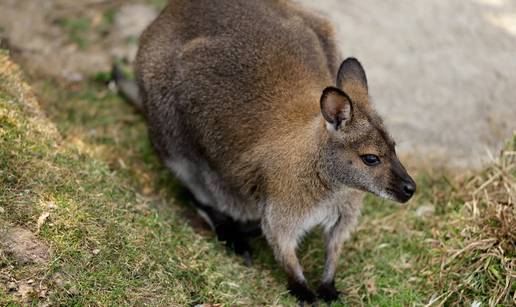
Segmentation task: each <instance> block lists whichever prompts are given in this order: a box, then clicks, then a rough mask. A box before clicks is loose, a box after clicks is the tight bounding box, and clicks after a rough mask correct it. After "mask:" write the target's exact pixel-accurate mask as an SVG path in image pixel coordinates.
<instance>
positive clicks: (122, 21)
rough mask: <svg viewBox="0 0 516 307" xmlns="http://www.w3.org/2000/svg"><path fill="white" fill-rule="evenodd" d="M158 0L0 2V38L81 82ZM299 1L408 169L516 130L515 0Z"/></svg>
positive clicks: (477, 155) (466, 161) (488, 145)
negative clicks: (322, 18)
mask: <svg viewBox="0 0 516 307" xmlns="http://www.w3.org/2000/svg"><path fill="white" fill-rule="evenodd" d="M165 2H166V1H165V0H147V1H119V0H84V1H74V0H38V1H30V0H1V1H0V29H1V30H0V37H1V38H2V44H3V45H8V46H9V49H11V50H12V52H13V55H14V56H15V57H16V58H18V59H20V60H21V61H22V62H23V63H24V68H25V69H26V70H27V71H30V72H31V73H33V74H35V75H39V76H52V77H57V78H62V79H64V80H66V81H70V82H80V81H81V80H82V79H84V78H85V76H88V75H91V74H94V73H96V72H99V71H108V70H109V68H110V66H111V64H112V63H113V60H114V59H115V58H123V59H127V60H128V61H131V60H132V59H133V58H134V56H135V53H136V50H137V41H138V36H139V34H140V33H141V31H142V30H143V29H144V28H145V27H146V26H147V25H148V24H149V23H150V22H151V21H152V20H153V18H154V17H155V16H156V15H157V13H158V12H159V9H160V8H161V7H162V6H163V5H164V4H165ZM298 2H300V3H302V4H304V5H305V6H306V7H309V8H310V9H311V10H313V11H316V12H319V13H320V14H322V15H326V16H328V17H329V18H330V19H331V20H332V21H333V22H334V24H335V26H336V31H337V38H338V41H339V46H340V48H341V51H342V55H343V56H344V57H347V56H355V57H357V58H358V59H359V60H360V61H362V63H363V65H364V66H365V68H366V72H367V74H368V78H369V83H370V90H371V96H372V97H373V99H374V102H375V104H376V106H377V108H378V109H379V111H380V113H381V114H383V115H384V117H385V120H386V122H387V125H388V126H389V127H390V131H391V133H392V134H393V135H394V137H395V139H396V140H397V142H398V144H399V145H398V150H399V151H400V153H401V154H402V155H404V156H405V159H408V160H410V161H411V164H417V165H422V163H425V164H426V163H428V164H430V165H432V166H433V167H441V166H446V167H449V168H478V166H480V165H481V162H482V161H485V159H486V157H488V156H489V155H488V154H487V152H490V153H491V154H493V155H496V154H497V152H498V151H499V149H500V148H501V146H502V144H503V141H504V140H506V139H507V138H508V137H510V136H511V134H512V132H513V131H514V129H515V128H516V1H514V0H451V1H412V0H385V1H380V2H379V1H373V0H346V1H339V0H319V1H308V0H299V1H298Z"/></svg>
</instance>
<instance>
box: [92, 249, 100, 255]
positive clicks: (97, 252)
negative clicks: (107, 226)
mask: <svg viewBox="0 0 516 307" xmlns="http://www.w3.org/2000/svg"><path fill="white" fill-rule="evenodd" d="M91 252H92V254H93V255H98V254H99V253H100V249H98V248H96V249H94V250H92V251H91Z"/></svg>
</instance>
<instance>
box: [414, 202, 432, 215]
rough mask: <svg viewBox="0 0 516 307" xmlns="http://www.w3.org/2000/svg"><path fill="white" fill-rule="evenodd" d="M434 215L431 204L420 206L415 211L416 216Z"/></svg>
mask: <svg viewBox="0 0 516 307" xmlns="http://www.w3.org/2000/svg"><path fill="white" fill-rule="evenodd" d="M434 213H435V207H434V206H433V205H431V204H426V205H422V206H420V207H419V208H417V209H416V216H418V217H428V216H432V215H433V214H434Z"/></svg>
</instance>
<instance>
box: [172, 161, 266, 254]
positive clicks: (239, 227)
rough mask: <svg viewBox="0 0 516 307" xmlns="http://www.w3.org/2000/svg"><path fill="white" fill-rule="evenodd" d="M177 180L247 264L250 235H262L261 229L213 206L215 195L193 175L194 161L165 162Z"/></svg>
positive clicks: (198, 208)
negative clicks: (235, 218)
mask: <svg viewBox="0 0 516 307" xmlns="http://www.w3.org/2000/svg"><path fill="white" fill-rule="evenodd" d="M167 166H168V167H169V168H170V169H172V171H173V173H174V174H175V175H176V176H177V177H178V179H179V180H180V181H181V182H182V183H183V184H184V185H185V186H186V187H187V188H188V189H189V192H190V194H191V195H190V196H191V197H190V199H192V200H193V204H194V205H195V207H196V208H197V212H198V213H199V215H200V216H201V217H202V218H203V219H204V220H205V221H206V223H208V225H210V227H211V228H212V229H213V230H214V231H215V233H216V234H217V238H218V239H219V240H220V241H223V242H225V243H226V246H227V247H228V248H230V249H232V250H234V251H235V253H237V254H238V255H241V256H243V257H244V260H245V261H246V263H247V264H251V261H252V251H251V246H250V245H249V238H250V237H253V236H257V235H259V234H261V228H260V225H259V223H258V222H256V223H241V222H238V221H235V220H234V219H233V218H232V217H230V216H229V215H227V214H224V213H222V212H221V211H219V210H217V209H215V208H214V206H213V204H214V201H215V200H214V198H213V197H212V195H211V193H210V192H209V190H208V188H207V187H206V186H205V185H204V182H203V180H202V178H200V177H199V176H196V174H199V173H200V172H199V170H198V169H197V167H196V166H195V164H194V163H192V162H190V161H188V160H185V159H176V160H173V161H170V160H169V161H167Z"/></svg>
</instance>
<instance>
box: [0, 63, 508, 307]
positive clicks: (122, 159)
mask: <svg viewBox="0 0 516 307" xmlns="http://www.w3.org/2000/svg"><path fill="white" fill-rule="evenodd" d="M3 57H4V59H2V58H1V56H0V59H2V60H1V61H0V170H1V172H2V173H1V176H0V207H1V208H3V210H4V213H0V224H1V223H4V224H7V225H12V224H15V225H20V226H22V227H25V228H27V229H30V230H32V231H34V230H35V229H36V221H37V219H38V217H39V216H40V215H41V213H42V212H49V213H50V217H49V219H48V221H47V222H46V223H45V224H44V225H43V227H42V229H41V232H40V233H39V234H38V238H39V239H41V240H42V241H43V242H45V243H46V244H47V245H48V246H49V247H50V248H51V250H52V260H51V261H50V262H49V263H48V264H46V265H34V264H32V265H22V264H18V263H16V261H15V260H14V259H13V258H12V256H10V255H6V254H2V253H0V305H5V304H7V303H9V302H20V301H21V300H22V299H21V298H20V297H19V296H18V294H17V292H16V291H11V292H9V291H8V290H7V288H6V287H5V286H2V282H1V281H2V278H3V279H4V280H6V278H8V279H9V280H15V281H23V280H27V279H34V280H36V281H37V282H36V283H35V284H41V285H42V286H38V287H35V289H34V293H33V294H32V295H31V296H30V297H29V298H28V299H27V300H28V301H29V302H32V303H34V304H36V303H38V302H45V301H50V302H52V303H53V304H55V305H59V304H62V305H113V304H115V305H118V304H128V303H130V304H135V305H140V304H150V305H195V304H200V303H220V304H223V305H228V306H229V305H295V301H294V300H293V299H292V297H290V296H289V295H288V294H287V293H286V292H285V291H286V290H285V287H284V284H285V275H284V273H283V272H282V271H281V269H280V268H279V267H278V266H277V264H276V263H275V261H274V259H273V256H272V253H271V251H270V249H269V248H268V247H267V244H266V242H265V241H264V240H263V239H262V238H259V239H256V240H255V242H253V246H254V247H255V250H256V255H255V256H256V259H255V262H254V265H253V266H252V267H246V266H244V265H243V264H242V261H241V260H240V259H239V258H237V257H235V256H233V255H231V254H230V253H228V252H227V251H226V250H225V248H224V247H223V246H222V245H221V244H220V243H218V242H217V241H216V240H215V239H214V237H213V235H211V234H210V233H209V232H207V231H206V230H205V229H204V228H203V227H199V226H198V225H197V224H196V223H195V221H192V220H191V219H189V218H188V217H189V216H191V215H192V209H191V208H189V207H188V205H185V204H184V203H183V202H182V201H181V199H180V190H181V188H180V187H179V185H178V184H177V182H176V181H175V180H174V179H173V177H172V176H171V175H170V174H169V172H168V171H167V170H166V169H165V168H164V167H163V166H162V165H161V163H160V162H159V161H158V159H157V158H156V156H155V154H154V152H153V150H152V148H151V146H150V143H149V141H148V137H147V134H146V129H145V123H144V121H143V119H142V117H141V116H140V115H139V114H137V113H136V112H135V111H134V110H133V109H132V108H131V107H130V106H129V105H127V104H126V103H125V102H124V101H122V100H121V99H120V98H119V97H118V96H117V95H116V94H115V93H113V92H111V91H109V90H108V89H107V88H106V86H105V85H103V84H101V83H98V82H94V81H87V82H84V83H83V84H81V85H79V86H74V87H73V88H69V87H66V86H61V85H59V84H57V83H54V82H52V81H43V82H39V83H36V84H35V89H36V91H37V93H38V95H39V97H40V101H41V103H42V105H41V106H42V108H43V110H45V113H46V114H47V115H48V119H47V118H45V117H42V115H41V114H39V112H37V109H38V108H39V107H38V106H37V105H31V104H30V103H28V102H27V101H25V98H26V97H27V95H26V94H23V95H22V94H20V93H24V92H23V91H21V92H20V91H13V90H10V88H12V87H13V86H14V87H16V84H18V83H19V82H20V80H19V79H18V77H17V75H18V74H19V73H18V72H17V70H16V69H14V70H9V69H7V70H4V71H3V73H2V70H1V67H2V63H4V65H5V63H6V59H5V55H3ZM97 80H104V78H98V77H97ZM35 110H36V111H35ZM509 173H510V172H509ZM510 174H511V175H510V176H513V177H510V176H509V177H510V178H516V174H513V173H510ZM417 181H418V186H419V191H418V193H417V195H416V196H415V199H414V200H412V201H411V202H410V203H409V204H408V205H405V206H400V205H398V204H394V203H392V202H389V201H384V200H381V199H378V198H376V197H373V196H368V197H367V198H366V201H365V204H364V210H363V216H362V218H361V220H360V225H359V226H358V228H357V230H356V232H355V233H354V235H353V236H352V238H351V239H350V240H349V241H348V242H346V244H345V246H344V250H343V255H342V257H341V263H340V268H339V270H338V275H337V279H336V284H337V287H338V288H339V289H341V290H343V291H344V293H345V296H344V297H343V299H342V301H341V302H339V303H336V304H334V305H335V306H341V305H349V306H355V305H368V306H414V305H415V306H420V305H426V304H427V303H428V302H429V301H430V299H431V297H432V296H433V295H434V297H438V298H439V300H437V302H439V303H440V302H442V303H445V304H446V305H457V304H460V303H464V304H466V303H471V302H473V301H474V300H478V301H480V302H482V303H484V304H488V303H489V300H490V299H492V297H493V296H494V295H495V290H496V289H498V290H499V285H500V284H501V283H502V282H505V279H504V278H505V277H506V276H508V272H507V271H506V267H504V266H503V264H500V262H499V261H498V260H497V259H504V258H503V257H506V258H508V259H509V260H510V259H512V260H514V254H510V253H509V254H504V255H503V257H502V258H493V259H492V260H490V261H491V262H490V263H487V264H486V263H485V262H482V263H481V264H482V265H483V266H485V268H482V269H479V270H478V271H476V272H475V271H474V269H471V268H472V266H473V265H477V264H479V258H478V257H482V256H483V255H484V254H482V253H481V252H479V251H472V253H471V254H470V253H469V252H465V253H463V254H461V255H460V256H458V257H456V258H454V259H453V261H452V262H451V263H450V264H448V266H445V267H443V265H442V264H443V260H446V259H450V255H452V254H453V252H454V251H456V250H460V249H462V248H464V247H465V245H467V244H469V243H470V242H472V240H474V239H478V238H481V237H480V235H479V233H480V231H479V229H477V228H475V227H477V226H475V225H477V224H476V222H473V221H472V220H471V219H467V218H464V217H465V216H466V217H467V216H468V215H465V213H464V210H465V204H468V202H469V201H470V199H469V198H468V197H467V196H465V195H463V194H461V189H459V188H458V187H459V186H460V187H462V186H463V183H464V182H469V181H470V179H464V180H462V181H461V180H457V179H448V178H447V177H443V176H439V177H435V176H430V175H425V174H421V175H419V177H418V180H417ZM474 186H475V184H473V189H474V188H475V187H474ZM477 186H478V185H477ZM470 190H471V188H470ZM468 191H469V190H468ZM428 204H431V205H433V206H434V207H435V213H434V214H433V215H430V216H428V217H419V216H417V215H416V209H417V208H418V207H420V206H421V205H428ZM49 205H50V206H49ZM490 223H491V224H492V225H491V228H489V229H495V228H496V229H497V227H498V228H500V227H501V224H499V221H498V220H497V219H496V218H494V219H493V220H492V221H491V222H490ZM471 225H473V226H474V227H473V226H471ZM0 226H1V225H0ZM465 229H466V230H468V231H471V235H470V237H464V233H463V232H464V230H465ZM499 241H500V242H502V241H503V240H502V239H500V240H499ZM299 255H300V258H301V262H302V263H303V265H304V267H305V269H306V275H307V277H308V278H309V280H310V282H312V283H313V285H314V286H315V284H316V281H317V279H318V277H319V276H320V274H321V272H322V270H323V265H324V252H323V243H322V238H321V234H320V232H317V231H316V232H315V233H313V234H310V235H309V236H308V238H306V239H305V240H304V241H303V243H302V246H301V248H300V252H299ZM482 259H484V258H482ZM497 261H498V262H497ZM475 268H476V267H475ZM5 276H7V277H5ZM497 276H498V277H497ZM498 281H499V282H498ZM45 288H46V289H47V290H46V293H45V295H43V296H42V297H41V298H40V297H38V295H37V294H38V293H41V290H42V289H45ZM498 290H496V291H498ZM496 293H499V292H496ZM511 293H512V294H511ZM509 294H510V295H513V294H514V289H512V290H511V292H509ZM510 300H511V299H510V297H509V296H506V297H504V300H502V301H500V302H502V303H506V304H509V302H510Z"/></svg>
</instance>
